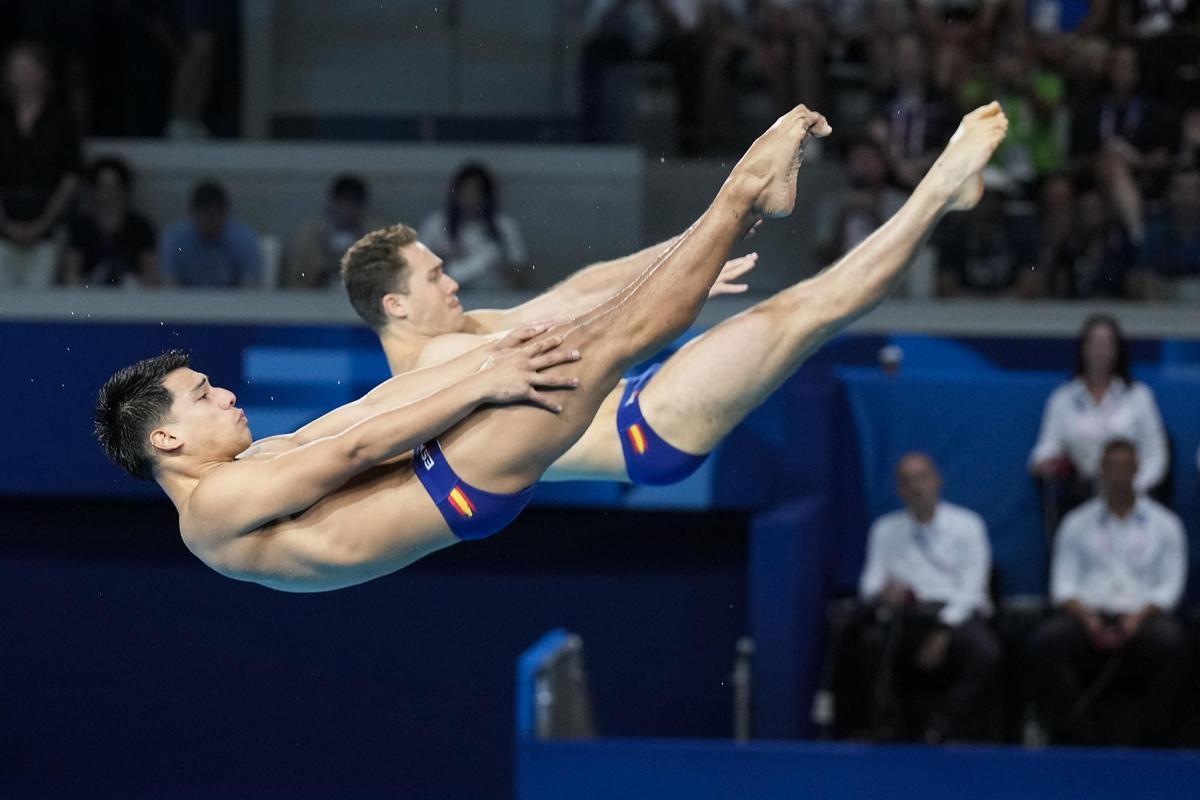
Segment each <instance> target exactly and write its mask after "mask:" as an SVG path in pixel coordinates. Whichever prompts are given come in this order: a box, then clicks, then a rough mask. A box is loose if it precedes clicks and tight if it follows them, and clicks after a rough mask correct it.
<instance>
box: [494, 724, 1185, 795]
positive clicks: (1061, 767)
mask: <svg viewBox="0 0 1200 800" xmlns="http://www.w3.org/2000/svg"><path fill="white" fill-rule="evenodd" d="M518 759H519V765H520V766H519V774H520V775H521V776H522V779H521V783H520V785H519V786H518V792H517V800H562V798H570V799H571V800H612V798H621V800H643V798H644V799H645V800H651V799H653V800H673V799H674V798H679V800H748V799H750V798H753V800H799V799H800V798H821V799H822V800H841V799H842V798H845V800H868V799H870V798H880V800H910V798H911V800H963V798H965V797H969V798H971V800H1043V798H1044V799H1045V800H1068V799H1069V798H1088V800H1130V799H1131V798H1139V799H1140V798H1147V799H1149V798H1153V800H1174V799H1175V798H1180V800H1184V799H1185V798H1186V800H1192V798H1195V797H1196V786H1197V785H1200V756H1197V755H1195V754H1184V753H1171V752H1149V751H1147V752H1134V751H1121V750H1040V751H1029V750H1021V749H1017V748H998V747H978V748H976V747H953V748H951V747H947V748H927V747H915V746H914V747H875V746H868V745H850V744H798V743H796V744H793V743H783V742H750V743H745V744H738V743H734V742H721V741H700V740H697V741H682V740H652V739H612V740H601V741H591V742H523V743H522V744H521V745H520V747H519V752H518Z"/></svg>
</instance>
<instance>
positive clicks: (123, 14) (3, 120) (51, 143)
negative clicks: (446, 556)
mask: <svg viewBox="0 0 1200 800" xmlns="http://www.w3.org/2000/svg"><path fill="white" fill-rule="evenodd" d="M238 10H239V4H238V3H237V2H236V0H127V1H126V2H116V3H102V2H83V3H75V2H68V0H44V2H40V3H31V2H19V3H11V4H4V8H3V9H0V31H3V34H2V35H0V42H3V43H4V44H6V51H5V60H4V104H3V107H2V108H0V201H2V202H0V284H3V285H9V286H12V285H49V284H53V283H73V282H88V283H96V282H116V283H123V282H130V281H136V282H137V283H140V284H146V285H153V284H157V283H168V284H169V283H174V284H180V285H190V284H193V283H197V282H199V283H203V284H204V285H240V284H261V283H263V282H266V283H269V284H270V285H282V286H323V285H328V284H329V283H330V281H331V279H332V275H333V271H334V270H333V268H332V266H331V265H332V264H333V263H334V261H335V259H334V258H333V256H332V254H335V253H336V251H338V250H339V248H341V249H344V247H343V245H344V243H345V241H346V240H347V237H348V236H349V235H350V234H352V233H355V232H356V231H357V230H359V229H360V228H361V227H362V226H364V225H366V224H367V222H366V218H365V215H366V212H367V204H368V194H369V193H368V191H367V186H366V183H365V181H363V180H362V179H361V178H357V177H355V176H344V177H348V178H349V179H350V180H342V181H340V182H339V181H335V184H336V185H335V186H333V187H331V189H330V197H329V198H328V201H327V203H326V206H327V208H326V210H325V211H324V212H323V213H321V214H320V216H321V219H320V220H316V221H311V220H310V221H309V224H306V225H304V226H303V227H302V229H301V230H299V231H297V232H296V233H295V235H294V236H292V240H291V241H289V242H288V245H287V247H286V248H276V249H277V250H280V251H282V257H281V258H280V259H275V258H274V257H273V256H272V251H271V249H270V248H264V247H263V246H262V242H261V241H260V242H259V246H258V247H257V248H256V247H254V246H252V240H251V232H250V231H247V230H243V229H242V228H241V227H240V226H238V225H237V224H235V222H234V221H233V220H232V219H231V206H230V202H229V197H228V194H227V193H225V191H224V190H223V189H221V187H220V186H219V185H216V184H213V185H209V186H197V187H195V191H194V193H193V197H192V205H191V211H192V214H191V217H192V218H191V219H190V220H187V221H185V223H184V224H182V227H175V228H172V229H171V230H168V231H166V232H164V235H163V236H162V237H161V238H160V237H158V236H156V234H155V232H154V230H153V228H152V226H150V225H149V223H148V222H147V220H146V219H144V218H141V217H138V216H137V215H136V214H132V213H131V212H130V213H129V214H127V213H126V212H127V211H128V206H129V203H130V197H131V195H130V190H131V187H132V185H133V171H132V170H131V169H130V168H129V166H128V165H125V164H121V163H119V162H114V161H112V160H102V161H100V162H97V163H95V164H90V165H85V164H84V163H83V162H82V158H81V156H80V152H81V151H80V138H81V136H83V135H87V136H167V137H170V138H174V139H197V138H204V137H208V136H210V135H217V136H227V135H236V134H237V126H238V120H237V105H238V100H237V91H236V74H237V69H238V61H239V59H240V52H239V46H238V41H237V40H238V24H239V21H238ZM582 25H583V32H582V34H581V36H582V40H581V41H580V43H579V44H580V46H579V47H578V48H577V49H578V52H579V56H578V58H579V81H580V82H579V107H580V115H579V130H580V135H581V138H583V139H585V140H593V141H595V140H603V139H605V138H606V136H607V135H608V134H609V133H610V132H611V130H610V127H611V123H612V122H613V121H614V120H617V119H619V117H620V116H621V115H622V114H625V113H627V112H630V108H631V106H630V105H629V103H628V97H626V98H625V100H624V101H620V102H618V103H617V106H614V105H613V102H614V101H613V98H614V97H618V98H619V97H620V96H621V95H622V94H625V95H628V94H631V93H632V94H635V95H636V93H637V87H638V86H639V85H640V83H639V82H644V81H645V80H658V81H659V82H660V84H661V85H665V86H667V87H669V91H670V92H671V93H672V94H673V96H674V109H675V126H674V127H675V132H676V134H677V139H678V145H679V148H680V151H681V152H683V153H685V154H699V155H705V154H708V155H723V154H726V153H728V152H735V151H737V150H740V149H741V148H743V147H744V146H745V142H746V139H747V134H746V131H747V130H757V129H761V123H762V122H763V121H764V119H765V120H767V121H769V119H771V118H773V117H774V115H775V114H777V113H778V112H779V111H781V110H783V109H786V108H788V107H790V106H791V105H793V104H794V103H796V102H798V101H803V102H805V103H807V104H808V105H810V106H813V107H815V108H819V109H821V110H823V111H825V112H826V114H827V115H828V116H829V117H830V119H831V120H834V122H835V127H836V128H837V136H836V137H835V139H831V140H829V142H828V143H825V142H822V143H821V144H822V145H826V146H825V147H824V152H823V153H822V154H821V155H822V156H823V157H824V158H826V159H827V160H829V159H837V160H840V161H841V163H842V165H843V169H842V170H841V171H840V172H841V175H842V177H843V178H844V181H843V185H842V187H841V190H840V191H833V190H832V189H833V187H831V190H830V191H828V192H822V197H821V199H820V202H821V203H822V204H823V205H824V207H822V208H818V209H817V210H816V213H817V219H818V221H819V223H818V227H819V230H818V232H817V235H816V236H815V237H814V239H815V240H814V241H813V243H812V247H813V249H814V251H815V252H816V253H817V255H818V256H819V257H820V259H821V260H822V261H823V262H825V263H829V262H832V261H834V260H836V259H837V258H839V257H840V256H842V255H843V254H845V253H846V252H847V251H848V250H849V249H851V248H852V247H854V246H855V245H856V244H857V243H858V242H860V241H861V240H862V239H863V238H865V237H866V236H867V235H868V234H869V233H870V232H871V231H872V230H874V229H875V228H877V227H878V226H879V225H880V224H882V223H883V222H884V221H885V220H886V219H887V218H888V217H889V216H890V215H891V214H892V213H893V212H894V211H895V209H896V208H898V207H899V205H900V204H901V203H902V202H903V201H904V199H905V197H906V195H907V193H908V192H909V191H910V190H911V189H912V187H913V186H915V184H916V182H917V181H918V180H919V178H920V177H921V175H922V174H923V173H924V171H925V170H926V169H928V167H929V165H930V164H931V163H932V161H933V159H934V157H935V155H936V154H937V153H938V152H939V151H940V149H941V148H942V147H943V146H944V144H945V142H946V140H947V139H948V138H949V136H950V135H951V134H952V132H953V130H954V127H955V125H956V124H957V121H958V119H959V117H960V116H961V115H962V114H963V113H964V112H965V111H967V110H969V109H971V108H972V107H975V106H977V105H979V104H981V103H983V102H985V101H987V100H989V99H992V98H995V99H998V100H999V101H1000V102H1001V104H1002V105H1003V106H1004V108H1005V111H1006V113H1007V115H1008V117H1009V119H1010V129H1009V135H1008V138H1007V140H1006V141H1005V143H1004V144H1003V146H1002V147H1001V148H1000V150H999V151H998V152H997V154H996V156H995V158H994V159H993V162H992V164H991V165H990V166H989V168H988V170H987V173H986V175H985V178H986V186H987V191H986V193H985V196H984V199H983V201H982V202H981V203H980V204H979V206H978V207H977V208H976V209H975V210H973V211H972V212H970V213H967V214H958V215H951V216H949V217H947V218H946V219H945V220H944V221H943V222H942V224H941V225H940V226H939V228H938V229H937V230H936V231H935V233H934V235H933V236H932V237H931V240H930V242H929V248H930V249H929V252H930V254H931V257H932V259H933V262H934V264H935V272H936V280H935V281H932V283H933V284H934V285H935V286H934V293H936V294H937V295H938V296H942V297H977V298H982V297H1013V298H1072V299H1094V298H1128V299H1144V300H1158V299H1171V300H1184V301H1200V4H1196V3H1189V2H1186V0H846V1H844V2H834V1H833V0H592V2H591V3H590V5H589V7H588V12H587V14H586V15H585V16H584V19H583V21H582ZM231 75H232V76H234V77H232V78H231V77H230V76H231ZM655 76H657V77H655ZM631 88H632V92H631V91H630V90H631ZM622 102H623V103H624V105H621V103H622ZM635 105H636V103H635ZM763 112H765V113H763ZM630 113H632V112H630ZM756 114H757V117H756V116H755V115H756ZM748 117H750V118H753V119H752V120H751V122H750V123H749V124H743V121H745V120H746V118H748ZM812 149H814V150H816V149H817V148H815V147H814V148H812ZM454 184H455V187H458V188H452V189H451V192H450V194H451V195H454V196H457V194H456V193H458V191H459V189H462V195H463V197H465V200H463V201H462V202H460V203H457V204H456V203H454V202H450V203H447V205H446V206H445V208H444V209H442V210H441V211H440V212H437V213H431V218H430V219H429V220H427V223H428V224H427V225H425V226H422V230H421V233H422V237H423V239H426V240H427V241H430V243H431V246H433V247H434V249H435V251H436V252H438V253H439V254H440V255H442V256H443V257H444V258H446V259H447V260H448V261H451V260H454V261H456V262H458V263H457V265H451V269H450V274H452V275H454V276H455V277H456V278H457V279H458V280H460V282H463V283H466V284H468V285H471V284H475V285H478V286H485V287H493V288H494V287H508V288H520V287H519V281H517V280H516V276H517V275H518V272H517V270H516V267H517V266H518V265H520V264H521V263H522V262H524V261H527V260H528V254H527V253H526V250H525V244H524V242H523V240H522V236H521V234H520V231H519V230H517V229H516V225H515V224H514V223H513V221H512V219H511V218H509V217H507V216H506V215H504V214H503V213H501V212H500V211H499V209H498V208H497V205H496V201H495V197H496V195H497V190H496V186H495V182H494V180H493V179H492V177H491V175H490V174H489V173H488V172H487V170H486V169H483V170H482V171H475V172H470V171H467V172H466V173H464V174H462V175H459V176H457V177H456V178H455V180H454ZM317 205H318V204H317V203H314V213H315V212H316V206H317ZM459 206H461V207H462V208H464V209H468V208H469V209H470V210H469V211H467V212H464V213H460V212H459V211H456V210H455V209H456V208H457V207H459ZM122 208H124V209H125V210H123V211H119V210H118V209H122ZM218 212H219V213H218ZM202 218H203V219H202ZM227 218H228V219H229V220H230V221H229V222H228V224H226V223H224V222H221V223H220V224H218V222H220V220H223V219H227ZM168 242H169V243H170V244H171V249H170V254H169V255H168V250H167V248H165V247H164V246H162V245H165V244H167V243H168ZM435 242H436V244H434V243H435ZM188 246H191V248H192V249H195V248H201V249H205V252H206V255H205V256H204V258H203V259H202V261H204V260H207V261H206V262H205V263H208V262H211V268H210V267H204V266H203V265H202V264H200V263H199V262H197V263H193V264H190V265H180V264H179V263H178V262H179V259H180V256H178V255H177V254H178V253H180V252H183V253H187V252H188ZM181 247H182V249H180V248H181ZM118 251H119V254H118V255H113V254H114V253H118ZM259 251H264V252H265V257H266V258H267V260H268V262H269V266H268V268H267V269H266V274H265V277H264V274H263V266H262V265H261V264H257V263H256V261H260V260H262V259H263V258H264V252H259ZM150 253H158V254H159V255H158V257H157V258H151V257H150V256H149V255H148V254H150ZM275 260H278V261H279V262H280V263H279V264H278V265H275V266H270V264H273V263H274V261H275ZM101 262H103V264H104V265H103V266H100V267H97V265H98V264H101ZM117 262H120V265H119V266H116V267H114V266H112V264H114V263H117ZM127 262H128V263H127ZM456 270H457V272H456Z"/></svg>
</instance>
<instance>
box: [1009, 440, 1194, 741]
mask: <svg viewBox="0 0 1200 800" xmlns="http://www.w3.org/2000/svg"><path fill="white" fill-rule="evenodd" d="M1137 469H1138V459H1137V449H1136V446H1135V445H1134V444H1133V442H1131V441H1129V440H1128V439H1114V440H1113V441H1111V442H1109V443H1108V444H1107V445H1106V446H1105V448H1104V455H1103V457H1102V459H1101V462H1100V491H1101V494H1100V496H1099V497H1097V498H1094V499H1092V500H1090V501H1088V502H1087V503H1084V504H1083V505H1082V506H1080V507H1079V508H1077V509H1075V510H1074V511H1072V512H1071V513H1070V514H1068V515H1067V517H1066V518H1065V519H1064V520H1063V522H1062V525H1061V526H1060V528H1059V532H1058V536H1057V537H1056V540H1055V543H1054V561H1053V568H1052V574H1051V581H1050V594H1051V599H1052V600H1053V602H1054V604H1055V605H1056V606H1057V607H1058V612H1057V613H1056V614H1055V615H1054V616H1053V617H1051V618H1050V619H1048V620H1046V621H1045V622H1043V623H1042V624H1041V625H1039V626H1038V628H1037V629H1036V630H1035V631H1034V633H1033V635H1032V636H1031V637H1030V640H1029V642H1028V643H1027V645H1026V656H1027V658H1028V661H1029V677H1030V679H1031V683H1032V688H1033V691H1034V694H1035V698H1036V700H1037V702H1038V704H1039V707H1040V708H1041V710H1042V712H1043V714H1044V715H1045V716H1046V718H1047V722H1049V723H1050V725H1051V733H1052V734H1054V735H1055V736H1056V738H1057V739H1058V740H1060V741H1066V742H1072V743H1077V744H1091V743H1096V742H1098V741H1101V740H1102V738H1113V737H1111V736H1109V737H1101V736H1100V733H1101V732H1100V731H1098V730H1097V727H1096V724H1095V721H1094V720H1093V719H1092V716H1091V714H1090V713H1089V711H1090V708H1089V707H1090V705H1091V703H1090V702H1089V701H1088V700H1087V699H1086V698H1085V694H1087V693H1088V691H1087V688H1086V687H1088V685H1089V684H1090V683H1091V682H1092V681H1093V680H1095V679H1096V677H1097V676H1098V675H1099V674H1100V673H1101V670H1102V668H1103V667H1104V664H1105V661H1106V659H1105V658H1104V656H1109V655H1114V654H1116V655H1119V656H1120V659H1121V661H1120V663H1119V665H1118V667H1119V669H1120V670H1121V671H1125V672H1127V673H1130V674H1132V675H1133V676H1136V677H1137V678H1138V681H1139V683H1140V685H1141V686H1142V687H1143V697H1142V701H1141V703H1140V705H1139V708H1138V713H1137V718H1136V719H1133V720H1130V721H1129V725H1127V726H1122V731H1121V733H1122V735H1123V738H1124V740H1123V741H1121V742H1120V743H1122V744H1149V745H1166V744H1170V743H1171V730H1172V717H1173V711H1174V705H1175V703H1176V700H1177V698H1178V695H1179V692H1180V689H1181V687H1182V684H1183V678H1184V674H1185V672H1186V670H1187V661H1188V652H1187V651H1188V647H1187V638H1186V636H1185V634H1184V630H1183V626H1182V625H1181V624H1180V623H1179V622H1178V621H1177V620H1176V619H1175V618H1174V617H1173V616H1172V615H1171V611H1172V610H1173V609H1174V608H1175V607H1176V605H1177V604H1178V603H1179V599H1180V596H1181V595H1182V594H1183V588H1184V584H1185V582H1186V579H1187V543H1186V539H1185V537H1184V530H1183V524H1182V523H1181V522H1180V521H1179V517H1177V516H1175V514H1173V513H1172V512H1171V511H1169V510H1168V509H1166V508H1165V507H1163V506H1162V505H1160V504H1158V503H1156V502H1155V501H1154V500H1151V499H1150V498H1148V497H1146V496H1145V495H1142V494H1139V493H1138V491H1137V488H1136V485H1135V483H1134V476H1135V475H1136V474H1137ZM1114 668H1116V667H1114Z"/></svg>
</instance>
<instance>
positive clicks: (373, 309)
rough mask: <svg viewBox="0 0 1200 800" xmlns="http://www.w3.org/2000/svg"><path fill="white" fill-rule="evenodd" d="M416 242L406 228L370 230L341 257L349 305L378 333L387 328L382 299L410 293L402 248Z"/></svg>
mask: <svg viewBox="0 0 1200 800" xmlns="http://www.w3.org/2000/svg"><path fill="white" fill-rule="evenodd" d="M416 240H417V232H416V231H415V230H413V229H412V228H410V227H408V226H407V225H389V226H388V227H386V228H380V229H379V230H377V231H371V232H370V233H368V234H367V235H366V236H364V237H362V238H361V239H359V240H358V241H357V242H355V243H354V244H353V245H351V246H350V249H349V250H347V251H346V254H345V255H344V256H342V268H341V272H342V283H344V284H345V286H346V294H347V295H348V296H349V298H350V305H352V306H354V310H355V311H357V312H358V315H359V316H360V317H362V319H363V322H365V323H367V324H368V325H370V326H371V327H372V328H373V329H375V330H380V329H382V328H383V327H384V326H386V325H387V315H386V314H384V313H383V296H384V295H385V294H390V293H392V292H396V293H397V294H408V262H407V261H405V259H404V256H403V255H402V254H401V253H400V248H401V247H404V246H405V245H409V244H412V243H413V242H415V241H416Z"/></svg>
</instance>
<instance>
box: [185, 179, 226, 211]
mask: <svg viewBox="0 0 1200 800" xmlns="http://www.w3.org/2000/svg"><path fill="white" fill-rule="evenodd" d="M191 207H192V211H200V210H202V209H206V208H221V209H228V208H229V194H228V193H227V192H226V191H225V187H223V186H221V184H219V183H217V182H216V181H201V182H200V183H198V184H196V187H195V188H194V189H192V203H191Z"/></svg>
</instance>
